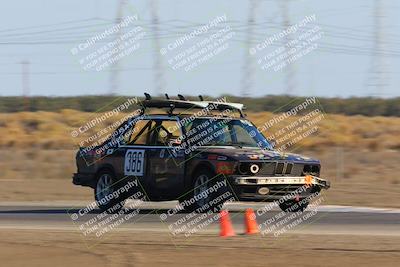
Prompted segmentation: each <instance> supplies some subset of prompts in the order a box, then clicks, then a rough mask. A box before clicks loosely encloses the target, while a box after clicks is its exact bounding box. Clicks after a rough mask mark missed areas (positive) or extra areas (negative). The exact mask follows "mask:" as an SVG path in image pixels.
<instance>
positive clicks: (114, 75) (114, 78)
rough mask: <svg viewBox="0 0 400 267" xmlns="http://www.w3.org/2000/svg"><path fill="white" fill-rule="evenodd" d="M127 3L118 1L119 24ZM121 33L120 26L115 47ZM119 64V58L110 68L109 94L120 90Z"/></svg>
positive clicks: (117, 19) (117, 21)
mask: <svg viewBox="0 0 400 267" xmlns="http://www.w3.org/2000/svg"><path fill="white" fill-rule="evenodd" d="M125 4H126V0H119V2H118V7H117V16H116V18H115V25H118V24H120V23H121V21H122V17H123V12H124V7H125ZM121 34H122V28H120V29H119V30H118V31H117V32H116V33H115V41H116V42H117V44H116V45H115V47H118V46H119V44H120V41H121V39H120V38H121ZM119 65H120V60H119V59H117V60H116V61H115V62H114V64H113V65H112V66H111V69H110V91H109V95H114V94H115V93H117V92H118V89H119V80H118V77H119Z"/></svg>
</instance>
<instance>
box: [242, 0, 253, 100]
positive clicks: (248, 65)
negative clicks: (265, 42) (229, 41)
mask: <svg viewBox="0 0 400 267" xmlns="http://www.w3.org/2000/svg"><path fill="white" fill-rule="evenodd" d="M256 6H257V0H249V15H248V18H247V32H246V35H247V38H246V49H245V51H246V54H245V59H244V66H243V76H242V88H241V96H243V97H246V96H249V95H251V91H252V90H251V89H252V87H253V78H254V62H253V57H252V56H251V55H250V54H249V50H250V47H251V41H252V38H253V31H254V22H255V13H256Z"/></svg>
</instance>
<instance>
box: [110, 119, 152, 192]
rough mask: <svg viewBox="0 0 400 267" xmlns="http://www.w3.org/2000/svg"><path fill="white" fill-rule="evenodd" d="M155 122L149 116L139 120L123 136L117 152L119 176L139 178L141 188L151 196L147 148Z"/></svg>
mask: <svg viewBox="0 0 400 267" xmlns="http://www.w3.org/2000/svg"><path fill="white" fill-rule="evenodd" d="M153 124H154V122H153V121H152V120H151V119H148V118H145V119H139V120H137V121H136V122H135V123H134V125H133V126H132V127H131V129H129V131H128V132H127V133H125V134H124V136H122V140H121V142H120V145H119V148H118V151H116V153H115V155H116V156H117V157H118V164H116V165H117V166H118V168H117V170H116V171H117V172H118V174H119V176H120V177H121V178H122V179H125V178H136V179H138V180H139V182H140V187H141V189H144V191H145V192H144V193H145V194H146V195H148V196H149V197H150V196H151V194H152V193H153V192H152V185H151V183H150V181H149V175H150V173H149V166H148V158H149V155H148V150H147V148H148V143H149V140H150V139H149V137H150V131H151V128H152V125H153ZM120 138H121V137H120Z"/></svg>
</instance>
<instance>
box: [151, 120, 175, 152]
mask: <svg viewBox="0 0 400 267" xmlns="http://www.w3.org/2000/svg"><path fill="white" fill-rule="evenodd" d="M180 136H181V130H180V126H179V124H178V122H177V121H176V120H164V121H158V122H157V125H156V127H155V131H154V137H153V144H154V145H157V146H169V145H173V144H179V141H178V139H179V137H180Z"/></svg>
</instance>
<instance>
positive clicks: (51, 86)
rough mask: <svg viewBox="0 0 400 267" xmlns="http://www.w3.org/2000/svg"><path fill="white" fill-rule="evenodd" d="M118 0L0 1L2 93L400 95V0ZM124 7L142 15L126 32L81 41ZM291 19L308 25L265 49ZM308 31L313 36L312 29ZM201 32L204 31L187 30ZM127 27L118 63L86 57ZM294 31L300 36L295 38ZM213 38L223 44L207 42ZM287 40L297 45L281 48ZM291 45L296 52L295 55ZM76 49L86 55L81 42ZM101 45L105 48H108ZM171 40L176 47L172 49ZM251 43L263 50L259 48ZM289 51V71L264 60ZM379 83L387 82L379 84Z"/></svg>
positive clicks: (107, 26) (126, 13) (125, 12)
mask: <svg viewBox="0 0 400 267" xmlns="http://www.w3.org/2000/svg"><path fill="white" fill-rule="evenodd" d="M119 2H120V1H119V0H115V1H111V0H85V1H77V0H68V1H66V0H64V1H61V0H13V1H6V0H5V1H2V3H1V8H0V25H1V26H0V79H1V83H0V96H11V95H17V96H18V95H23V93H24V88H25V92H26V94H28V95H44V96H72V95H102V94H111V93H112V94H116V95H142V94H143V92H149V93H151V94H159V93H165V92H167V93H169V94H170V95H176V94H178V93H181V94H184V95H197V94H203V95H210V96H218V95H221V94H231V95H237V96H253V97H257V96H263V95H279V94H291V95H301V96H311V95H312V96H324V97H350V96H378V97H386V98H387V97H396V96H400V90H399V87H398V85H399V84H400V78H399V75H398V74H399V71H398V70H399V67H400V60H399V57H400V50H398V48H397V47H398V44H400V33H399V29H400V25H399V22H400V20H398V17H400V3H398V1H395V0H384V1H379V0H353V1H344V0H338V1H319V0H288V1H286V2H284V1H280V0H265V1H261V0H260V1H253V2H252V1H249V0H229V1H228V0H220V1H215V0H214V1H210V0H205V1H194V0H193V1H192V0H181V1H167V0H158V1H145V0H141V1H134V0H125V2H124V3H123V4H122V5H120V4H119ZM377 2H380V6H377V5H376V3H377ZM251 3H253V5H252V4H251ZM285 3H286V4H285ZM119 7H120V8H119ZM118 14H119V16H120V17H121V18H122V19H127V18H128V17H129V18H133V19H132V21H131V22H130V23H129V24H128V25H126V26H124V27H122V26H121V27H122V28H123V29H122V30H121V31H120V33H113V34H107V35H106V36H105V37H104V38H101V39H99V41H96V43H94V44H92V45H90V46H89V47H87V48H83V45H82V44H85V43H86V42H87V40H91V38H93V37H95V36H99V34H101V33H104V32H106V31H108V32H110V30H111V29H112V27H113V26H115V25H117V23H116V17H117V16H118ZM155 14H156V15H155ZM251 14H252V15H251ZM376 15H378V16H379V19H377V17H376ZM310 17H313V18H314V19H313V20H312V21H311V22H309V23H306V24H305V25H303V26H299V24H301V22H302V21H304V20H305V19H306V18H310ZM155 18H156V19H157V21H158V23H155V22H156V21H155ZM249 18H252V21H250V22H249ZM218 19H219V21H218ZM216 21H217V22H216ZM213 22H216V23H214V24H213ZM205 25H208V26H207V27H208V28H204V26H205ZM210 25H211V26H210ZM293 25H298V26H297V30H296V32H294V33H291V34H287V35H285V36H283V37H282V35H281V37H280V38H279V39H278V40H276V41H274V42H273V43H272V44H270V45H267V46H266V48H262V49H259V47H261V45H262V44H263V43H265V41H266V40H268V38H270V37H271V36H274V35H276V36H279V34H281V33H283V32H285V31H286V32H287V30H288V29H289V28H288V27H289V26H293ZM376 25H379V26H376ZM205 29H206V30H205ZM377 29H380V30H379V31H377ZM201 31H203V32H201ZM310 31H313V32H312V34H311V35H306V33H310ZM193 32H196V34H194V35H195V36H194V37H193V36H192V38H189V39H186V40H184V37H185V36H186V37H187V36H190V34H191V33H193ZM199 32H200V33H199ZM129 33H132V35H131V36H128V34H129ZM303 34H304V35H303ZM121 36H123V38H126V39H125V40H128V39H129V38H132V39H130V40H131V42H132V43H131V44H130V45H125V47H124V49H121V50H120V51H121V52H122V51H125V54H123V53H121V57H120V58H119V59H118V60H114V61H113V62H114V63H113V64H110V65H109V66H103V68H98V69H96V67H88V66H89V65H87V64H86V63H89V62H92V63H93V62H94V61H93V60H94V59H96V60H97V61H96V62H100V61H101V60H105V58H106V57H105V52H104V47H107V46H108V45H109V47H111V44H112V43H113V42H115V40H116V39H118V38H121ZM304 36H306V37H304ZM303 37H304V38H306V39H304V38H303ZM312 37H314V39H312ZM301 38H303V39H301ZM182 40H184V41H182ZM210 40H211V41H210ZM180 41H181V44H179V42H180ZM207 41H209V43H207ZM290 41H296V42H297V43H296V45H294V46H289V45H288V43H289V42H290ZM299 41H300V42H299ZM303 41H307V42H306V43H304V42H303ZM177 44H178V45H177ZM211 44H213V45H214V46H208V45H211ZM174 45H175V46H177V47H174ZM79 47H80V48H82V49H81V50H79V49H80V48H79ZM282 47H286V48H287V50H285V52H278V51H282V50H280V48H282ZM292 47H296V51H297V52H296V53H294V54H289V52H288V51H289V50H290V48H292ZM74 48H75V49H77V48H78V50H79V51H78V53H76V54H74V53H73V52H72V51H73V49H74ZM102 48H103V52H104V53H103V54H102V53H101V52H99V51H101V49H102ZM286 48H285V49H286ZM162 49H166V50H164V51H166V52H165V54H163V53H162V52H161V51H162ZM251 49H256V50H255V51H256V53H255V54H251ZM127 51H129V53H128V52H127ZM291 51H294V50H291ZM196 53H197V54H196ZM280 53H282V54H281V55H282V57H283V58H286V59H288V58H290V55H291V56H293V55H297V56H296V57H293V58H292V59H293V60H291V61H290V62H291V63H289V64H286V66H284V67H282V69H274V67H271V65H269V66H270V67H267V68H266V66H267V65H268V64H272V61H273V59H274V58H275V63H276V64H278V63H279V62H280V63H283V62H284V61H285V60H283V59H282V58H281V59H280V60H277V54H280ZM117 54H118V53H117ZM117 54H115V55H117ZM102 55H103V57H101V56H102ZM196 55H201V56H199V57H198V58H196ZM206 55H209V56H206ZM284 55H286V57H284ZM89 58H90V59H89ZM113 58H114V56H110V57H109V58H107V59H113ZM23 62H25V63H23ZM82 62H85V64H83V63H82ZM115 62H117V63H115ZM171 62H172V63H171ZM188 62H189V63H193V64H191V66H192V67H191V68H188V67H187V66H188V65H181V66H183V67H179V64H184V63H185V64H189V63H188ZM260 62H264V63H263V64H261V63H260ZM277 62H278V63H277ZM287 62H289V61H286V63H287ZM195 63H196V64H195ZM98 64H100V63H98ZM96 66H98V65H96ZM263 66H264V68H263ZM274 66H276V65H274ZM23 73H24V74H23ZM376 83H378V84H382V85H381V86H371V85H373V84H376Z"/></svg>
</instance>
